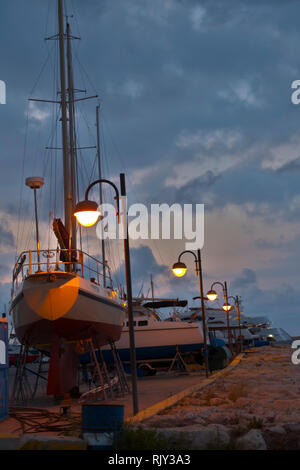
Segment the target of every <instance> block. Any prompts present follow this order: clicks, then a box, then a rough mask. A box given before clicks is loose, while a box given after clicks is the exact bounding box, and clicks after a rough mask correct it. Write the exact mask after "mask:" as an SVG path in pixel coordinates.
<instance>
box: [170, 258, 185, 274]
mask: <svg viewBox="0 0 300 470" xmlns="http://www.w3.org/2000/svg"><path fill="white" fill-rule="evenodd" d="M172 271H173V273H174V274H175V276H177V277H182V276H184V275H185V273H186V265H185V264H184V263H181V262H180V261H178V262H177V263H175V264H173V268H172Z"/></svg>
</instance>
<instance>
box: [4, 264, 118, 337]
mask: <svg viewBox="0 0 300 470" xmlns="http://www.w3.org/2000/svg"><path fill="white" fill-rule="evenodd" d="M11 312H12V319H13V324H14V328H15V331H16V335H17V337H18V339H19V341H20V342H24V341H26V342H27V343H28V344H32V345H38V344H49V343H51V342H52V340H53V338H54V337H57V336H58V337H60V338H63V339H66V340H83V339H88V338H91V337H94V338H95V339H96V340H97V342H98V344H99V346H102V345H104V344H108V343H109V342H111V341H117V340H118V339H119V338H120V335H121V331H122V327H123V321H124V316H125V309H124V307H123V305H122V303H121V301H119V300H118V299H117V298H116V293H115V292H114V291H112V290H111V289H106V288H103V287H100V286H99V285H96V284H95V283H92V282H90V281H88V280H86V279H83V278H81V277H80V276H78V275H76V274H72V273H67V272H63V271H56V272H53V271H52V272H39V273H36V274H32V275H30V276H28V277H27V278H26V279H25V280H24V281H23V282H22V284H21V285H20V287H19V288H18V289H17V290H16V292H15V296H14V298H13V299H12V302H11Z"/></svg>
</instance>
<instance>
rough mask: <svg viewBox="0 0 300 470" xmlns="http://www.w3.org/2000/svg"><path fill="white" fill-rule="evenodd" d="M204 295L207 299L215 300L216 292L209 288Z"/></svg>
mask: <svg viewBox="0 0 300 470" xmlns="http://www.w3.org/2000/svg"><path fill="white" fill-rule="evenodd" d="M206 297H207V298H208V300H216V298H217V297H218V294H217V293H216V291H215V290H209V291H208V292H207V294H206Z"/></svg>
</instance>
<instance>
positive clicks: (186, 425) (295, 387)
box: [143, 346, 300, 449]
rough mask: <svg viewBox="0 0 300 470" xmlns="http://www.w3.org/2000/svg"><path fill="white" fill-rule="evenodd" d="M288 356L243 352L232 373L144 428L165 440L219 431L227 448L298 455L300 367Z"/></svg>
mask: <svg viewBox="0 0 300 470" xmlns="http://www.w3.org/2000/svg"><path fill="white" fill-rule="evenodd" d="M292 352H293V350H292V349H291V347H290V346H273V347H271V346H269V347H264V348H257V349H255V350H251V351H249V352H246V353H245V355H244V357H243V358H242V360H241V362H240V364H239V365H238V366H237V367H236V368H235V369H234V370H233V371H228V373H226V374H225V375H224V376H223V377H222V378H220V379H217V381H216V382H215V383H214V384H212V385H210V386H208V387H206V388H205V389H203V390H202V391H200V392H196V393H194V394H193V395H191V396H189V397H186V398H184V399H182V400H181V401H180V402H178V403H177V404H176V405H174V406H173V407H171V408H169V409H167V410H164V411H163V412H161V413H160V414H159V415H156V416H154V417H152V418H149V419H148V420H146V421H145V422H144V424H143V426H145V427H150V428H156V429H160V430H161V431H164V432H167V433H169V434H170V432H171V430H172V429H173V430H174V432H175V431H176V432H178V430H181V431H183V432H187V433H188V432H189V431H193V432H196V431H197V429H198V434H199V432H200V431H203V433H204V431H205V430H208V429H216V428H217V429H218V432H219V433H222V435H224V436H225V435H226V439H225V445H224V444H222V445H223V446H225V447H226V446H227V447H228V448H229V447H230V446H231V447H232V446H233V447H235V446H236V444H237V443H238V446H237V447H239V446H242V447H244V448H253V449H300V395H299V392H300V365H299V366H297V365H293V364H292V362H291V355H292ZM203 435H204V434H203ZM228 436H229V437H228ZM229 441H230V443H229Z"/></svg>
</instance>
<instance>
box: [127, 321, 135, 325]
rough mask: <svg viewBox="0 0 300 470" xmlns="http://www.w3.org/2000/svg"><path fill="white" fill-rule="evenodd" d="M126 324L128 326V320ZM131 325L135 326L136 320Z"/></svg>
mask: <svg viewBox="0 0 300 470" xmlns="http://www.w3.org/2000/svg"><path fill="white" fill-rule="evenodd" d="M126 326H129V323H128V321H127V322H126ZM133 326H136V321H134V322H133Z"/></svg>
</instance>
